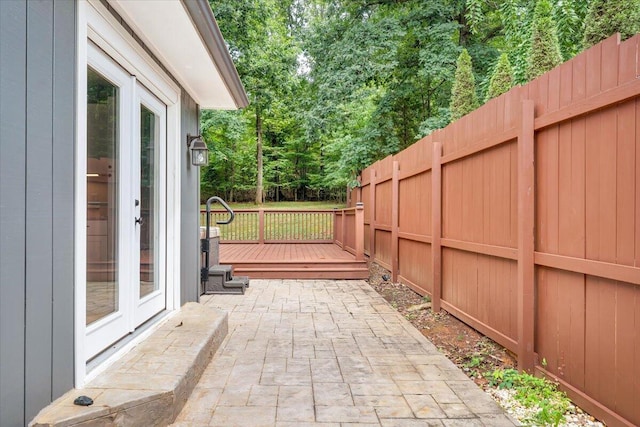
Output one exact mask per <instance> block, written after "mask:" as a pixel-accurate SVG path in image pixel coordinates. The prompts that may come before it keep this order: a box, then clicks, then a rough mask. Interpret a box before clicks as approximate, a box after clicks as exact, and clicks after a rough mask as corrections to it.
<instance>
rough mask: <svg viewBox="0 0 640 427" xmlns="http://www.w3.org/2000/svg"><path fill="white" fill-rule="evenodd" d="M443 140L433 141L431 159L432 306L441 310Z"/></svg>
mask: <svg viewBox="0 0 640 427" xmlns="http://www.w3.org/2000/svg"><path fill="white" fill-rule="evenodd" d="M441 158H442V142H440V141H436V142H434V143H433V155H432V159H431V238H432V240H431V278H432V283H433V292H432V294H431V307H432V310H433V311H434V312H436V313H437V312H439V311H440V298H441V295H442V246H441V238H442V163H441Z"/></svg>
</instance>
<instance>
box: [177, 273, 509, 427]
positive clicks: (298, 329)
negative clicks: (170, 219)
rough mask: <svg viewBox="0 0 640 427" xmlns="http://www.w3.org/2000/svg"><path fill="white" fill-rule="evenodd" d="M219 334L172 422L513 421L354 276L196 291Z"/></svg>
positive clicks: (430, 423) (413, 423)
mask: <svg viewBox="0 0 640 427" xmlns="http://www.w3.org/2000/svg"><path fill="white" fill-rule="evenodd" d="M201 302H202V303H203V304H205V305H207V306H212V307H216V308H220V309H223V310H226V311H228V312H229V334H228V336H227V337H226V339H225V341H224V342H223V344H222V346H221V347H220V349H219V350H218V352H217V354H216V355H215V356H214V358H213V360H212V361H211V363H210V364H209V366H208V367H207V368H206V370H205V372H204V374H203V375H202V377H201V379H200V382H199V383H198V385H197V386H196V388H195V389H194V391H193V394H192V395H191V397H190V398H189V400H188V402H187V403H186V405H185V407H184V409H183V410H182V412H181V413H180V415H179V416H178V418H177V420H176V423H175V424H174V425H176V426H207V425H209V426H274V425H275V426H303V425H312V424H313V425H319V426H341V425H348V426H354V425H363V426H369V425H370V426H380V425H382V426H451V427H453V426H492V427H493V426H513V425H517V423H515V422H514V421H513V420H512V419H511V418H509V417H508V416H506V415H505V413H504V411H503V410H502V409H501V408H500V407H499V406H498V405H497V404H496V403H495V402H494V401H493V400H492V399H491V398H490V397H489V396H488V395H487V394H486V393H484V392H483V391H482V390H480V388H478V387H477V386H476V385H475V384H474V383H473V382H472V381H471V380H470V379H469V378H468V377H467V376H466V375H465V374H464V373H463V372H462V371H460V370H459V369H458V368H457V367H456V366H455V365H454V364H453V363H452V362H451V361H449V360H448V359H447V358H446V357H445V356H444V355H442V354H441V353H440V352H439V351H438V350H437V349H436V348H435V346H434V345H433V344H431V343H430V342H429V341H428V340H427V339H426V338H425V337H424V336H422V334H421V333H420V332H419V331H418V330H416V329H415V328H414V327H413V326H412V325H411V324H410V323H409V322H408V321H407V320H406V319H404V318H403V317H402V316H401V315H400V314H399V313H397V312H396V311H395V310H394V309H393V308H392V307H391V306H390V305H389V304H388V303H387V302H386V301H385V300H384V299H383V298H382V297H380V296H379V295H378V294H377V293H376V292H375V291H374V290H373V289H372V288H371V287H370V286H369V285H368V284H367V283H366V282H364V281H347V280H344V281H335V280H315V281H314V280H307V281H298V280H253V281H252V282H251V287H250V288H249V289H248V290H247V293H246V294H245V295H238V296H236V295H212V296H203V297H202V301H201Z"/></svg>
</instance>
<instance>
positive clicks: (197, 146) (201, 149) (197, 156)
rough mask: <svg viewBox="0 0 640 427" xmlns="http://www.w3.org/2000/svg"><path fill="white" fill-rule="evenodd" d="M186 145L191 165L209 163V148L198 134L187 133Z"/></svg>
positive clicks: (205, 164)
mask: <svg viewBox="0 0 640 427" xmlns="http://www.w3.org/2000/svg"><path fill="white" fill-rule="evenodd" d="M187 147H189V151H191V164H192V165H193V166H207V165H208V164H209V149H208V148H207V144H205V143H204V141H203V140H202V137H201V136H200V135H195V136H194V135H187Z"/></svg>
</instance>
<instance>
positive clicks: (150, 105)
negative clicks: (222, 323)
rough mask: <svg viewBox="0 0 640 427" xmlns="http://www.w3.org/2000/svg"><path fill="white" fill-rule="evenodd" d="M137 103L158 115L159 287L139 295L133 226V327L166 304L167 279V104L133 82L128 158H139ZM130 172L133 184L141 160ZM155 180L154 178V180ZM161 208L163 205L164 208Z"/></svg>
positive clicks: (138, 235) (156, 274)
mask: <svg viewBox="0 0 640 427" xmlns="http://www.w3.org/2000/svg"><path fill="white" fill-rule="evenodd" d="M140 106H144V107H145V108H147V109H148V110H150V111H151V112H152V113H153V114H155V115H156V117H158V120H157V123H156V125H157V135H156V136H157V142H156V150H154V157H155V159H154V165H155V169H156V170H158V171H160V173H159V174H157V175H156V180H157V181H156V182H155V183H154V184H155V187H156V191H157V194H155V200H154V202H155V203H154V216H155V217H156V218H157V219H156V220H155V221H154V224H150V225H153V226H155V225H157V224H159V225H160V227H157V228H155V229H154V233H153V234H154V237H155V238H156V239H157V243H159V244H158V245H157V246H155V245H154V246H155V247H154V262H153V266H154V269H155V271H154V280H157V281H158V289H156V290H154V291H153V292H151V293H150V294H149V295H145V296H143V297H142V298H141V297H140V283H139V279H140V250H139V248H140V242H141V230H142V228H141V227H135V230H134V232H135V241H136V248H137V250H134V253H133V254H132V255H133V260H134V271H133V276H134V277H135V278H136V282H137V283H136V285H135V289H134V307H133V324H132V325H131V327H132V329H133V328H136V327H137V326H139V325H140V324H142V323H144V322H146V321H147V319H149V318H150V317H152V316H153V315H155V314H157V313H158V312H160V311H161V310H162V309H164V307H165V301H166V278H165V275H164V271H165V268H164V266H165V261H166V248H167V244H166V232H165V229H164V227H163V225H164V224H165V219H166V217H167V215H166V212H167V208H168V207H167V204H166V187H167V186H166V181H167V180H166V177H167V173H166V151H167V150H166V145H167V144H166V134H167V129H166V128H167V124H166V123H167V107H166V105H164V103H163V102H162V101H160V100H159V99H158V98H156V97H155V96H154V95H153V94H152V93H151V92H149V91H148V90H147V89H146V88H145V87H144V86H142V85H141V84H140V83H136V85H135V103H134V107H133V108H134V113H133V116H134V126H133V129H134V132H136V135H135V137H134V141H133V144H131V148H132V154H131V157H132V158H134V159H139V158H140V146H141V141H140V129H141V123H140ZM133 166H134V168H133V175H132V178H131V182H132V183H139V181H140V177H141V171H140V162H139V161H137V162H136V164H135V165H133ZM154 181H155V180H154ZM136 186H137V188H135V189H134V197H135V198H136V199H137V200H139V201H140V202H141V201H142V197H141V195H140V185H139V184H136ZM141 207H142V206H137V207H136V212H134V215H135V216H137V217H142V215H141V212H140V208H141ZM163 207H164V208H163Z"/></svg>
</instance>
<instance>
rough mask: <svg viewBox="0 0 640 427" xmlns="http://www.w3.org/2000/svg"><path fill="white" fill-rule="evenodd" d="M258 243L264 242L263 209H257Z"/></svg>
mask: <svg viewBox="0 0 640 427" xmlns="http://www.w3.org/2000/svg"><path fill="white" fill-rule="evenodd" d="M258 243H259V244H261V245H263V244H264V209H262V208H260V209H258Z"/></svg>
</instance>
